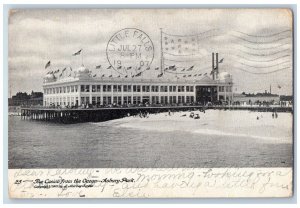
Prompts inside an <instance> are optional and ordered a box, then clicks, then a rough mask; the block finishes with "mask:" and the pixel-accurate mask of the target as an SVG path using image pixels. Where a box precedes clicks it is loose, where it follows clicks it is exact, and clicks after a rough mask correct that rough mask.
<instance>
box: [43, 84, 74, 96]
mask: <svg viewBox="0 0 300 208" xmlns="http://www.w3.org/2000/svg"><path fill="white" fill-rule="evenodd" d="M77 87H78V86H77V85H72V86H66V87H54V88H46V89H45V90H44V94H60V93H70V92H77V91H78V88H77Z"/></svg>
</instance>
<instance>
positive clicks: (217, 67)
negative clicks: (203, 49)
mask: <svg viewBox="0 0 300 208" xmlns="http://www.w3.org/2000/svg"><path fill="white" fill-rule="evenodd" d="M215 72H216V74H215V77H216V79H217V78H218V74H219V53H216V71H215Z"/></svg>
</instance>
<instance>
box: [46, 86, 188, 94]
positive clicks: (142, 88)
mask: <svg viewBox="0 0 300 208" xmlns="http://www.w3.org/2000/svg"><path fill="white" fill-rule="evenodd" d="M91 86H92V87H91V90H92V92H101V86H102V88H103V92H111V91H112V90H113V92H122V85H91ZM77 90H78V89H77V85H74V86H66V87H55V88H46V89H45V94H60V93H70V92H77ZM150 90H151V92H168V90H169V92H177V91H178V92H194V87H193V86H156V85H153V86H150V85H142V86H141V85H123V92H131V91H133V92H141V91H142V92H150ZM80 92H90V85H80Z"/></svg>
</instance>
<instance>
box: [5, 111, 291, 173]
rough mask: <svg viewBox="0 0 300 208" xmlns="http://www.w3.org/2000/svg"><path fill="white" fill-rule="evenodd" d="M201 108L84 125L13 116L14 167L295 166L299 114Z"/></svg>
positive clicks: (11, 158)
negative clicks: (295, 122) (193, 115)
mask: <svg viewBox="0 0 300 208" xmlns="http://www.w3.org/2000/svg"><path fill="white" fill-rule="evenodd" d="M198 113H199V114H200V119H198V120H194V119H192V118H189V112H180V113H175V114H174V115H173V114H172V115H171V116H169V115H167V114H164V113H162V114H159V115H149V118H140V117H127V118H123V119H117V120H112V121H107V122H100V123H79V124H58V123H51V122H44V121H30V120H21V118H20V117H19V116H9V118H8V119H9V139H8V144H9V150H8V153H9V162H8V164H9V168H212V167H214V168H219V167H291V166H292V163H293V155H292V154H293V151H292V150H293V142H292V141H293V140H292V114H290V113H279V116H278V119H273V118H272V116H271V113H251V112H248V111H219V110H209V111H207V112H206V113H205V114H203V113H200V112H198Z"/></svg>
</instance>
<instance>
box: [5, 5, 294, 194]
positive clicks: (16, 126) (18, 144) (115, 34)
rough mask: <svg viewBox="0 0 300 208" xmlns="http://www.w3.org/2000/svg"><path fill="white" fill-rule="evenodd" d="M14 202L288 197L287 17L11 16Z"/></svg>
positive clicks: (272, 12)
mask: <svg viewBox="0 0 300 208" xmlns="http://www.w3.org/2000/svg"><path fill="white" fill-rule="evenodd" d="M8 24H9V25H8V29H9V30H8V39H9V40H8V41H9V48H8V50H9V51H8V53H9V60H8V65H9V69H8V72H9V98H8V103H9V116H8V122H9V132H8V135H9V138H8V153H9V161H8V164H9V171H8V172H9V176H8V177H9V187H8V189H9V195H10V197H11V198H179V197H181V198H182V197H185V198H196V197H197V198H200V197H291V196H292V195H293V158H294V155H293V112H294V108H293V104H294V101H293V70H294V68H293V24H294V23H293V13H292V11H291V10H290V9H284V8H282V9H15V10H14V9H13V10H10V13H9V23H8Z"/></svg>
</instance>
